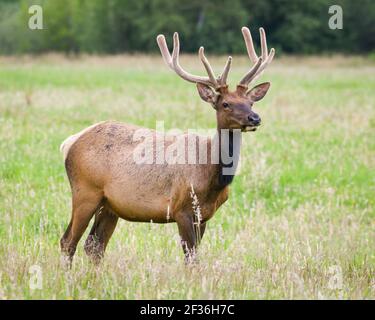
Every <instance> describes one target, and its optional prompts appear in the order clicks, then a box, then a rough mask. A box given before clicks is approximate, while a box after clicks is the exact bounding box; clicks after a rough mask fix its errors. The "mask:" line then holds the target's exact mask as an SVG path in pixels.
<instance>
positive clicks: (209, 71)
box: [198, 47, 218, 89]
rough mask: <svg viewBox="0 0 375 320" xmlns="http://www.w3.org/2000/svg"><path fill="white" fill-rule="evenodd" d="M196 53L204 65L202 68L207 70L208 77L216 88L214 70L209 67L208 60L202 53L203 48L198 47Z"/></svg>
mask: <svg viewBox="0 0 375 320" xmlns="http://www.w3.org/2000/svg"><path fill="white" fill-rule="evenodd" d="M198 54H199V58H200V59H201V61H202V63H203V65H204V68H205V69H206V71H207V74H208V77H209V78H210V81H211V82H212V84H213V85H214V86H215V89H216V88H217V86H218V83H217V81H216V76H215V74H214V71H213V70H212V68H211V65H210V63H209V62H208V60H207V58H206V56H205V55H204V48H203V47H200V48H199V52H198Z"/></svg>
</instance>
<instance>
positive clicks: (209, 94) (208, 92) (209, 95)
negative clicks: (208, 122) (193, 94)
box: [197, 82, 217, 103]
mask: <svg viewBox="0 0 375 320" xmlns="http://www.w3.org/2000/svg"><path fill="white" fill-rule="evenodd" d="M197 89H198V93H199V95H200V97H201V98H202V100H204V101H206V102H209V103H215V102H216V99H217V95H216V93H215V92H214V91H213V90H212V88H211V87H209V86H208V85H206V84H203V83H199V82H198V83H197Z"/></svg>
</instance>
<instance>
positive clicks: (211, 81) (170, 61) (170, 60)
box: [156, 32, 232, 90]
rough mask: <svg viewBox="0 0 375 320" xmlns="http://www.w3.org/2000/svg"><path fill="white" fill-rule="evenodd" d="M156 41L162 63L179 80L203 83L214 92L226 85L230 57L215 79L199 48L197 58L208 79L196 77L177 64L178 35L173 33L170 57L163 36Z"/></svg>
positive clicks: (159, 36) (178, 52) (202, 50)
mask: <svg viewBox="0 0 375 320" xmlns="http://www.w3.org/2000/svg"><path fill="white" fill-rule="evenodd" d="M156 41H157V43H158V46H159V49H160V52H161V55H162V57H163V59H164V62H165V63H166V64H167V65H168V67H169V68H171V69H172V70H173V71H175V72H176V73H177V74H178V75H179V76H180V77H181V78H183V79H184V80H186V81H189V82H194V83H198V82H199V83H204V84H206V85H208V86H211V87H213V88H215V89H216V90H219V89H220V88H221V87H222V86H224V85H226V79H227V77H228V73H229V69H230V66H231V62H232V57H229V58H228V61H227V63H226V64H225V67H224V70H223V73H222V74H221V75H220V76H219V77H218V78H216V76H215V73H214V71H213V70H212V67H211V65H210V63H209V62H208V59H207V58H206V56H205V55H204V48H203V47H200V48H199V58H200V60H201V61H202V63H203V65H204V68H205V69H206V71H207V74H208V77H203V76H196V75H193V74H191V73H189V72H187V71H185V70H184V69H183V68H182V67H181V66H180V63H179V55H180V40H179V37H178V33H177V32H175V33H174V34H173V51H172V55H171V53H170V51H169V49H168V46H167V42H166V40H165V37H164V35H162V34H159V35H158V36H157V38H156Z"/></svg>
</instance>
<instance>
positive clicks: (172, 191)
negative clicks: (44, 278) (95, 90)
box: [61, 28, 274, 261]
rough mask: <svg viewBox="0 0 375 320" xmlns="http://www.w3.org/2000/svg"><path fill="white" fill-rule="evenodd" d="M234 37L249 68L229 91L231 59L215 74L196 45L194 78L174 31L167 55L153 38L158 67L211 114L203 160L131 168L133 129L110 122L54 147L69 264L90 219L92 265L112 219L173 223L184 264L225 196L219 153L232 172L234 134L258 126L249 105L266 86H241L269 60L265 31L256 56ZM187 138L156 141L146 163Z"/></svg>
mask: <svg viewBox="0 0 375 320" xmlns="http://www.w3.org/2000/svg"><path fill="white" fill-rule="evenodd" d="M242 33H243V35H244V38H245V42H246V47H247V50H248V54H249V57H250V59H251V60H252V61H253V63H254V65H253V67H252V68H251V69H250V70H249V71H248V72H247V73H246V74H245V75H244V77H243V78H242V80H241V81H240V83H239V85H238V86H237V89H236V90H235V91H233V92H231V91H229V90H228V86H227V85H226V78H227V75H228V72H229V68H230V65H231V60H232V58H231V57H229V58H228V61H227V63H226V65H225V68H224V71H223V73H222V74H221V75H220V76H219V77H216V76H215V75H214V73H213V71H212V69H211V66H210V65H209V63H208V60H207V59H206V57H205V56H204V51H203V48H202V47H201V49H200V50H199V56H200V58H201V61H202V63H203V64H204V66H205V68H206V71H207V73H208V77H201V76H194V75H192V74H190V73H188V72H186V71H185V70H183V69H182V67H181V66H180V65H179V61H178V56H179V39H178V35H177V33H175V34H174V46H173V53H172V55H171V54H170V53H169V51H168V48H167V45H166V42H165V38H164V36H161V35H160V36H158V38H157V41H158V44H159V47H160V50H161V53H162V56H163V58H164V60H165V62H166V64H167V65H168V66H169V67H170V68H171V69H172V70H174V71H175V72H176V73H177V74H178V75H179V76H180V77H181V78H183V79H184V80H187V81H189V82H194V83H196V84H197V88H198V92H199V95H200V97H201V98H202V99H203V100H204V101H206V102H208V103H210V104H211V105H212V106H213V108H214V109H215V110H216V118H217V133H216V135H215V136H214V137H213V138H212V139H208V140H207V161H206V162H205V163H200V162H195V163H193V164H190V163H184V164H180V163H172V164H170V163H167V162H162V163H155V162H151V163H148V162H146V163H139V162H137V161H135V158H134V154H135V152H136V151H137V148H138V147H139V143H140V142H139V141H138V140H137V139H134V137H135V136H136V133H137V132H138V130H140V129H141V128H140V127H137V126H134V125H130V124H124V123H119V122H115V121H106V122H100V123H98V124H96V125H93V126H91V127H89V128H87V129H85V130H83V131H81V132H80V133H78V134H75V135H73V136H71V137H69V138H68V139H67V140H66V141H65V142H64V143H63V144H62V146H61V150H62V152H63V153H64V157H65V167H66V171H67V175H68V177H69V182H70V185H71V189H72V218H71V221H70V223H69V225H68V228H67V230H66V232H65V233H64V235H63V237H62V239H61V249H62V251H63V252H64V253H65V254H67V255H68V257H69V258H70V261H71V260H72V258H73V255H74V253H75V250H76V246H77V243H78V241H79V240H80V238H81V237H82V234H83V233H84V231H85V230H86V228H87V226H88V224H89V222H90V220H91V219H92V217H93V216H95V221H94V224H93V226H92V229H91V231H90V234H89V236H88V238H87V240H86V242H85V250H86V253H87V254H88V255H89V256H91V257H92V258H93V260H94V261H99V260H100V258H101V257H102V256H103V254H104V251H105V248H106V246H107V244H108V241H109V239H110V237H111V236H112V233H113V231H114V230H115V227H116V225H117V221H118V218H122V219H125V220H128V221H137V222H156V223H169V222H176V223H177V226H178V230H179V234H180V237H181V241H182V247H183V250H184V253H185V258H186V260H187V261H189V260H190V259H191V257H193V256H194V253H195V249H196V247H197V245H198V243H199V241H200V239H201V238H202V237H203V234H204V231H205V228H206V222H207V221H208V220H209V219H210V218H212V216H213V215H214V213H215V212H216V211H217V209H218V208H219V207H220V206H221V205H222V204H223V203H224V202H225V201H226V200H227V199H228V192H229V191H228V189H229V187H228V186H229V184H230V183H231V182H232V179H233V177H234V171H233V170H232V171H231V172H230V173H229V174H228V173H225V172H226V171H225V169H227V167H228V163H227V162H225V161H224V159H225V158H226V157H225V156H228V155H230V156H231V157H232V158H233V161H232V162H231V163H230V164H229V165H230V166H232V168H234V169H235V168H236V166H237V161H238V157H239V152H240V142H241V132H246V131H255V130H256V128H257V126H259V124H260V118H259V116H258V115H257V114H256V113H255V112H254V111H252V105H253V104H254V102H256V101H258V100H260V99H262V98H263V97H264V95H265V94H266V93H267V90H268V89H269V86H270V84H269V83H263V84H260V85H258V86H256V87H254V88H253V89H251V90H247V88H248V85H249V83H250V82H251V81H254V80H255V78H257V77H258V76H259V75H260V74H261V73H262V72H263V71H264V69H265V67H266V66H267V64H268V63H270V62H271V60H272V58H273V55H274V50H273V49H271V51H270V53H269V54H268V50H267V45H266V39H265V33H264V30H263V29H261V31H260V34H261V45H262V56H261V57H258V56H257V55H256V53H255V50H254V47H253V44H252V40H251V35H250V32H249V30H248V29H247V28H243V30H242ZM223 130H224V131H225V130H226V131H228V132H229V138H228V140H225V139H224V138H223V136H222V132H223ZM149 132H151V136H152V146H153V147H155V146H156V144H157V142H156V141H157V140H158V138H160V135H161V133H159V132H156V131H152V130H149ZM188 140H189V136H188V135H178V136H167V138H166V139H165V138H164V139H162V141H163V148H162V149H161V150H160V149H157V148H153V149H152V150H153V151H152V157H153V159H155V158H157V157H158V156H160V154H161V153H164V152H165V150H166V149H167V148H168V146H170V145H171V144H174V145H178V146H180V145H181V144H182V146H183V147H184V148H183V149H185V150H186V149H188V148H187V145H188ZM223 145H224V147H223ZM235 146H237V147H235ZM226 147H228V148H226ZM214 154H217V155H218V159H217V160H218V161H217V162H215V161H213V160H214V159H213V155H214ZM163 155H164V154H163ZM192 196H193V197H195V199H197V201H198V205H199V211H200V212H199V213H198V214H197V212H195V211H196V210H195V209H196V208H195V209H194V208H193V206H192V202H193V199H192Z"/></svg>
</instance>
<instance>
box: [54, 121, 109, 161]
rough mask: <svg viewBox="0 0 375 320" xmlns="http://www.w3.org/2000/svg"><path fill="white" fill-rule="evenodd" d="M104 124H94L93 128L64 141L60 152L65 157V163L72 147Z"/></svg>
mask: <svg viewBox="0 0 375 320" xmlns="http://www.w3.org/2000/svg"><path fill="white" fill-rule="evenodd" d="M102 123H104V121H102V122H99V123H96V124H93V125H92V126H90V127H88V128H86V129H83V130H82V131H80V132H78V133H76V134H73V135H72V136H70V137H68V138H67V139H65V140H64V142H63V143H62V144H61V145H60V151H61V153H62V154H63V155H64V161H65V159H66V157H67V156H68V153H69V150H70V148H71V147H72V145H73V144H74V143H75V142H76V141H77V140H78V139H79V138H80V137H81V136H82V135H83V134H85V133H86V132H88V131H90V130H91V129H92V128H94V127H96V126H97V125H99V124H102Z"/></svg>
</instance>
